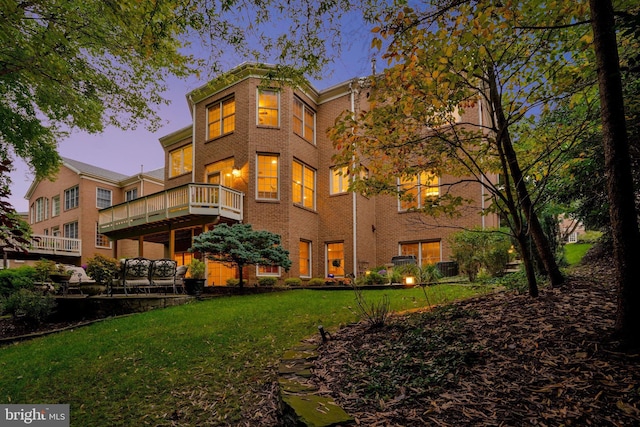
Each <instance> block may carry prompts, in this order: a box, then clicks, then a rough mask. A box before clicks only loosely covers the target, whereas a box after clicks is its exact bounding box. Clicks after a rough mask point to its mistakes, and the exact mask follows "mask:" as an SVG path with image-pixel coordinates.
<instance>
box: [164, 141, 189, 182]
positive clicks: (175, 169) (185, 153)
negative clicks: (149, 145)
mask: <svg viewBox="0 0 640 427" xmlns="http://www.w3.org/2000/svg"><path fill="white" fill-rule="evenodd" d="M169 162H170V165H169V167H170V177H174V176H178V175H182V174H185V173H188V172H191V170H192V169H193V146H192V145H187V146H184V147H181V148H178V149H177V150H173V151H171V152H170V153H169Z"/></svg>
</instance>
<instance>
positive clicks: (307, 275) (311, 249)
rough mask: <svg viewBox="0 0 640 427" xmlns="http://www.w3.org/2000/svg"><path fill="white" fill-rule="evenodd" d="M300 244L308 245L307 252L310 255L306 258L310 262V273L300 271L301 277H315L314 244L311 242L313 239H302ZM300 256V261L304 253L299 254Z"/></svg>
mask: <svg viewBox="0 0 640 427" xmlns="http://www.w3.org/2000/svg"><path fill="white" fill-rule="evenodd" d="M300 244H304V245H305V246H306V247H307V253H308V254H309V257H308V258H307V259H306V261H307V263H308V264H309V273H308V274H302V271H299V273H300V277H303V278H305V279H307V278H310V277H313V245H312V244H311V241H309V240H304V239H301V240H300ZM298 258H299V260H298V262H300V260H302V255H301V254H298Z"/></svg>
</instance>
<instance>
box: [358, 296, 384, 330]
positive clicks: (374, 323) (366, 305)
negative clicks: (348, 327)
mask: <svg viewBox="0 0 640 427" xmlns="http://www.w3.org/2000/svg"><path fill="white" fill-rule="evenodd" d="M353 290H354V292H355V294H356V308H357V310H358V313H359V314H360V316H361V317H362V318H363V319H365V320H366V321H367V323H369V326H370V327H372V328H379V327H382V326H384V324H385V322H386V321H387V319H388V317H389V315H390V314H391V302H390V301H389V297H388V296H387V295H386V294H385V295H383V296H382V299H381V300H379V301H367V299H366V298H365V297H364V293H363V292H362V289H361V288H360V287H358V286H354V287H353Z"/></svg>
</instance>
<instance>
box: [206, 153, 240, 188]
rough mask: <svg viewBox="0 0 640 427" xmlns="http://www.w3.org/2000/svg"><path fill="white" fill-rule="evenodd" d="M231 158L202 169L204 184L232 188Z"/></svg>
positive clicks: (232, 163) (232, 164) (232, 165)
mask: <svg viewBox="0 0 640 427" xmlns="http://www.w3.org/2000/svg"><path fill="white" fill-rule="evenodd" d="M234 166H235V164H234V160H233V157H232V158H230V159H225V160H220V161H219V162H215V163H211V164H208V165H207V166H206V167H205V168H204V174H205V182H207V183H209V184H220V185H225V186H227V187H233V168H234Z"/></svg>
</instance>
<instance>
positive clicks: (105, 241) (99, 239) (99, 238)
mask: <svg viewBox="0 0 640 427" xmlns="http://www.w3.org/2000/svg"><path fill="white" fill-rule="evenodd" d="M96 248H108V249H111V240H109V238H108V237H107V236H105V235H104V234H100V226H99V225H98V223H97V222H96Z"/></svg>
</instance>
